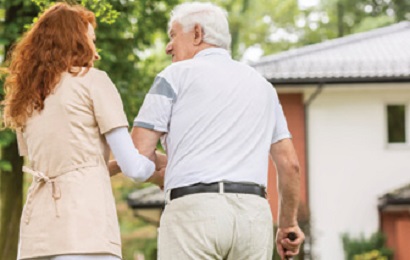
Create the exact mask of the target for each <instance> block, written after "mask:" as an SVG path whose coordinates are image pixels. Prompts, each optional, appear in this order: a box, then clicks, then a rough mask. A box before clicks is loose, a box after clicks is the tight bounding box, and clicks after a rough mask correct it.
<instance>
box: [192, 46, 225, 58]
mask: <svg viewBox="0 0 410 260" xmlns="http://www.w3.org/2000/svg"><path fill="white" fill-rule="evenodd" d="M208 55H223V56H227V57H231V55H230V54H229V52H228V51H227V50H225V49H222V48H216V47H211V48H206V49H204V50H202V51H200V52H198V53H197V54H195V56H194V59H195V58H198V57H203V56H208Z"/></svg>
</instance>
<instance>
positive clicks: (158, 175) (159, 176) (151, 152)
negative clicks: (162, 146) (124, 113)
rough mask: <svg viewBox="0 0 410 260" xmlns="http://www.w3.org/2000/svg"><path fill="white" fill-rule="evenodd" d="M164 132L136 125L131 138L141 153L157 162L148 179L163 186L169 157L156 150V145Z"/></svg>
mask: <svg viewBox="0 0 410 260" xmlns="http://www.w3.org/2000/svg"><path fill="white" fill-rule="evenodd" d="M163 134H164V133H162V132H158V131H155V130H150V129H146V128H142V127H137V126H134V127H133V128H132V131H131V138H132V141H133V142H134V145H135V147H136V148H137V149H138V151H139V152H140V154H142V155H144V156H146V157H148V158H149V159H150V160H151V161H153V162H154V163H155V166H156V167H155V168H156V170H155V172H154V174H153V175H152V176H151V177H150V178H149V179H148V180H147V181H148V182H152V183H154V184H156V185H158V186H160V187H161V188H162V187H163V186H164V173H165V167H166V164H167V157H166V155H165V154H162V153H159V152H156V147H157V143H158V141H159V138H160V137H161V136H162V135H163Z"/></svg>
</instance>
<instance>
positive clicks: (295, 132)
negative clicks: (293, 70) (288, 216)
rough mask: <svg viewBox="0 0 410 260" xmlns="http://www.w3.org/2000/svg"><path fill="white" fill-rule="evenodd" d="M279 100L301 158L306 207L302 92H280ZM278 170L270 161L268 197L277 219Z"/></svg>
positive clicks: (302, 189)
mask: <svg viewBox="0 0 410 260" xmlns="http://www.w3.org/2000/svg"><path fill="white" fill-rule="evenodd" d="M279 100H280V102H281V104H282V107H283V111H284V113H285V116H286V120H287V122H288V127H289V130H290V132H291V133H292V137H293V144H294V146H295V149H296V153H297V156H298V159H299V164H300V169H301V187H300V188H301V204H303V205H302V208H306V204H307V181H306V152H305V148H306V143H305V140H306V137H305V133H306V132H305V129H306V126H305V111H304V104H303V95H302V94H279ZM276 187H277V182H276V170H275V167H274V165H273V163H272V162H271V161H270V163H269V177H268V199H269V203H270V206H271V209H272V214H273V217H274V219H275V222H276V220H277V215H278V199H277V198H278V195H277V188H276Z"/></svg>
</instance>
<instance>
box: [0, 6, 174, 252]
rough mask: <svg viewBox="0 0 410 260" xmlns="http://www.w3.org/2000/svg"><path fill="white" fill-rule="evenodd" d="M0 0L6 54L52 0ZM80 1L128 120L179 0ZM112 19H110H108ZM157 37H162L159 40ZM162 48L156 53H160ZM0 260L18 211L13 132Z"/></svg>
mask: <svg viewBox="0 0 410 260" xmlns="http://www.w3.org/2000/svg"><path fill="white" fill-rule="evenodd" d="M33 2H35V3H36V5H34V4H33V3H32V2H31V1H29V0H2V1H0V16H2V17H1V18H3V19H1V20H0V26H1V32H0V45H2V46H4V50H3V51H1V52H0V53H3V54H4V53H8V51H9V49H10V47H11V46H12V44H14V43H15V42H16V41H17V40H18V38H19V37H20V36H21V35H22V33H23V31H24V28H25V27H26V28H27V26H29V25H30V24H31V23H32V21H33V18H34V17H36V16H37V15H38V13H39V12H40V10H43V9H44V8H46V7H47V6H48V5H49V4H50V3H51V2H52V1H49V0H33ZM66 2H68V3H70V4H76V3H79V4H83V5H85V6H87V7H88V8H89V9H90V10H93V11H94V12H95V13H96V15H97V16H98V18H99V19H98V20H99V27H98V29H97V38H98V43H97V47H99V48H100V49H101V56H102V58H103V60H102V61H101V62H99V63H98V64H96V65H97V66H98V67H100V68H101V69H103V70H106V71H107V72H108V73H109V75H110V76H111V78H112V80H113V82H114V83H115V84H116V85H117V87H118V88H119V90H120V93H121V95H122V98H123V101H124V106H125V108H126V112H127V116H128V118H129V119H130V121H131V120H132V119H133V117H135V116H136V114H137V111H138V108H139V107H140V105H141V103H142V100H143V97H144V95H145V93H146V91H147V90H148V88H149V86H150V85H151V82H152V81H153V78H154V76H155V74H156V73H157V72H159V71H160V70H161V69H162V68H163V67H165V66H166V65H167V64H168V63H169V61H168V60H167V59H166V58H165V54H164V52H163V50H162V49H163V47H164V44H163V42H164V39H165V37H166V27H167V15H168V14H169V12H170V9H171V8H172V7H173V5H175V4H176V3H177V2H178V0H169V1H165V0H162V1H161V0H141V1H132V0H110V1H107V0H100V1H99V0H81V1H75V0H67V1H66ZM115 20H116V22H115V23H113V22H114V21H115ZM158 39H159V40H158ZM161 39H162V40H161ZM160 49H161V51H159V50H160ZM0 147H1V159H0V170H1V174H0V259H16V254H17V240H18V231H19V221H20V216H21V212H22V201H23V198H22V194H23V188H22V186H23V185H22V183H23V173H22V171H21V168H22V165H23V159H22V158H21V157H20V156H19V155H18V151H17V143H16V138H15V135H14V134H13V133H12V132H11V131H1V132H0Z"/></svg>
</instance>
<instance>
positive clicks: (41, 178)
mask: <svg viewBox="0 0 410 260" xmlns="http://www.w3.org/2000/svg"><path fill="white" fill-rule="evenodd" d="M23 172H26V173H29V174H31V175H33V177H34V180H35V182H36V185H35V186H34V187H33V190H31V194H30V195H29V196H28V199H27V203H26V205H27V208H26V223H27V224H28V222H29V221H30V215H31V207H30V205H31V202H32V199H33V197H34V195H35V194H36V193H37V192H38V190H39V188H40V187H41V186H42V185H43V184H51V196H52V197H53V199H54V205H55V211H56V217H60V212H59V210H58V205H57V200H59V199H60V198H61V190H60V187H59V185H58V182H57V181H56V177H54V178H50V177H48V176H46V175H45V174H44V173H43V172H39V171H35V170H33V169H31V168H29V167H27V166H23Z"/></svg>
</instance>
